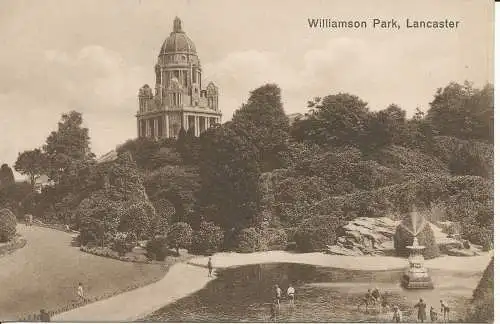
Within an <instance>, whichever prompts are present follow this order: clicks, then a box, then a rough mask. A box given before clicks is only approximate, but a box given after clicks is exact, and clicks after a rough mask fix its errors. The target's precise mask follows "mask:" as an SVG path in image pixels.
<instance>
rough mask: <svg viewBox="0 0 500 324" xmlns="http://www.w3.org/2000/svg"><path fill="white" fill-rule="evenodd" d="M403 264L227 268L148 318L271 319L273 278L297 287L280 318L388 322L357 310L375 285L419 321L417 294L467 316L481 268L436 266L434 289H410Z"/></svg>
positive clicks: (386, 317)
mask: <svg viewBox="0 0 500 324" xmlns="http://www.w3.org/2000/svg"><path fill="white" fill-rule="evenodd" d="M400 276H401V270H389V271H361V270H344V269H335V268H327V267H317V266H311V265H303V264H263V265H251V266H243V267H235V268H229V269H226V270H222V271H220V272H219V273H218V275H217V279H216V280H214V281H212V282H210V283H209V284H208V285H207V286H206V287H205V288H204V289H202V290H201V291H199V292H197V293H195V294H193V295H191V296H188V297H185V298H183V299H180V300H178V301H176V302H175V303H173V304H170V305H167V306H166V307H164V308H162V309H161V310H159V311H157V312H155V313H154V314H151V315H150V316H148V317H147V318H145V319H144V320H145V321H169V322H177V321H182V322H217V321H230V322H240V321H243V322H246V321H253V322H267V321H269V320H270V302H271V300H272V295H273V290H272V286H273V284H276V283H277V284H279V285H280V287H281V288H282V289H283V290H286V288H287V286H288V283H290V282H292V283H293V284H294V287H295V288H296V306H295V309H293V310H292V309H290V308H289V306H288V303H287V302H286V301H285V302H284V303H283V304H282V307H281V312H280V314H279V316H278V321H279V322H374V321H377V322H387V321H391V320H392V314H391V313H389V312H387V313H381V314H378V313H377V312H376V311H375V309H374V307H371V308H369V309H368V312H365V310H364V307H362V308H361V310H358V304H360V302H361V300H362V298H363V296H364V294H365V293H366V292H367V290H368V289H369V288H372V289H373V288H375V287H377V288H378V289H379V290H380V291H381V292H382V293H384V292H387V293H388V301H389V304H390V305H398V306H399V307H400V308H401V310H402V312H403V316H404V320H405V321H413V322H414V321H416V312H415V311H414V309H413V306H414V305H415V304H416V303H417V302H418V299H419V298H423V299H424V300H425V302H426V303H427V305H428V308H427V313H428V312H429V308H430V306H434V308H436V309H437V310H438V312H439V300H440V299H444V300H446V301H447V302H448V304H449V305H450V306H451V316H450V319H451V320H452V321H457V320H459V319H461V318H463V315H464V311H465V309H466V306H467V304H468V302H469V300H470V299H471V297H472V290H473V289H474V288H475V286H476V285H477V282H478V281H479V278H480V277H481V273H480V272H478V273H470V272H469V273H461V272H457V271H448V270H433V271H431V276H432V278H433V281H434V284H435V289H433V290H417V291H416V290H412V291H408V290H405V289H403V288H401V287H400V285H399V279H400Z"/></svg>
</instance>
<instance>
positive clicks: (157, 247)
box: [146, 237, 168, 261]
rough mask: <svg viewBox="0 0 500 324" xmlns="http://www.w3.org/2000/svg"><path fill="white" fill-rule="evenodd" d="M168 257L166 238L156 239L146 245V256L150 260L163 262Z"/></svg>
mask: <svg viewBox="0 0 500 324" xmlns="http://www.w3.org/2000/svg"><path fill="white" fill-rule="evenodd" d="M167 255H168V249H167V241H166V238H165V237H156V238H154V239H152V240H150V241H148V243H147V244H146V256H147V257H148V259H150V260H156V261H163V260H165V258H166V257H167Z"/></svg>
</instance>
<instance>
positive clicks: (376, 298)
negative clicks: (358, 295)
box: [358, 288, 389, 313]
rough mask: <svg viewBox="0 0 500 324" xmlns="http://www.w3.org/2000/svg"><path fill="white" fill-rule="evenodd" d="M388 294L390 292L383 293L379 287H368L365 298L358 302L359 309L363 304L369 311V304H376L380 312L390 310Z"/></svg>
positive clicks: (366, 310)
mask: <svg viewBox="0 0 500 324" xmlns="http://www.w3.org/2000/svg"><path fill="white" fill-rule="evenodd" d="M388 296H389V294H388V293H387V292H385V293H384V294H383V295H382V294H381V293H380V290H378V288H375V289H373V290H372V289H368V292H367V293H366V294H365V296H364V297H363V299H362V300H361V303H360V304H358V310H359V309H360V307H361V306H362V305H364V306H365V312H368V306H369V305H374V306H375V307H376V308H377V311H378V312H379V313H380V311H381V310H382V309H383V310H388V308H389V302H388Z"/></svg>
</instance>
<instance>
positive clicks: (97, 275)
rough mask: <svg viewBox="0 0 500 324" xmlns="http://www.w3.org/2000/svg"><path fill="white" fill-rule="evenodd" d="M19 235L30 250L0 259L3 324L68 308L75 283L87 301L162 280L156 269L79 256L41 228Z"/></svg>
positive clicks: (63, 238)
mask: <svg viewBox="0 0 500 324" xmlns="http://www.w3.org/2000/svg"><path fill="white" fill-rule="evenodd" d="M19 230H20V231H21V234H22V235H23V236H24V237H26V239H27V240H28V244H27V245H26V246H25V247H24V248H23V249H20V250H19V251H16V252H15V253H13V254H11V255H7V256H4V257H2V258H0V269H2V270H1V271H0V287H1V289H0V319H2V320H16V319H18V318H19V317H24V316H27V315H29V314H33V313H37V312H39V310H40V309H41V308H45V309H47V310H55V309H59V308H61V307H63V306H66V305H68V304H71V303H73V302H74V301H75V299H76V298H75V297H76V296H75V295H76V287H77V285H78V282H82V283H83V285H84V287H85V289H86V293H87V294H88V296H89V298H95V297H100V296H102V295H106V294H112V293H116V292H117V291H121V290H123V289H125V288H127V287H130V286H131V285H134V284H141V283H145V282H146V281H151V280H152V279H160V278H162V277H163V276H164V274H165V269H164V268H163V267H161V266H159V265H148V264H134V263H127V262H121V261H117V260H111V259H107V258H103V257H99V256H94V255H90V254H87V253H83V252H80V251H79V250H78V248H76V247H72V246H71V245H70V244H71V236H70V235H69V234H67V233H63V232H60V231H54V230H51V229H46V228H40V227H31V228H28V229H25V228H23V226H20V228H19ZM13 296H15V298H13Z"/></svg>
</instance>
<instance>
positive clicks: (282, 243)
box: [260, 228, 288, 250]
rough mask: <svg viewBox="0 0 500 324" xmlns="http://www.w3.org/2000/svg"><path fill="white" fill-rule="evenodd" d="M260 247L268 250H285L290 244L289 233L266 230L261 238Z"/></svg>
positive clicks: (280, 230) (278, 230) (276, 229)
mask: <svg viewBox="0 0 500 324" xmlns="http://www.w3.org/2000/svg"><path fill="white" fill-rule="evenodd" d="M260 241H261V243H260V246H261V247H265V249H266V250H285V249H286V247H287V243H288V237H287V233H286V232H285V230H283V229H278V228H266V229H264V230H263V231H262V234H261V237H260Z"/></svg>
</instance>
